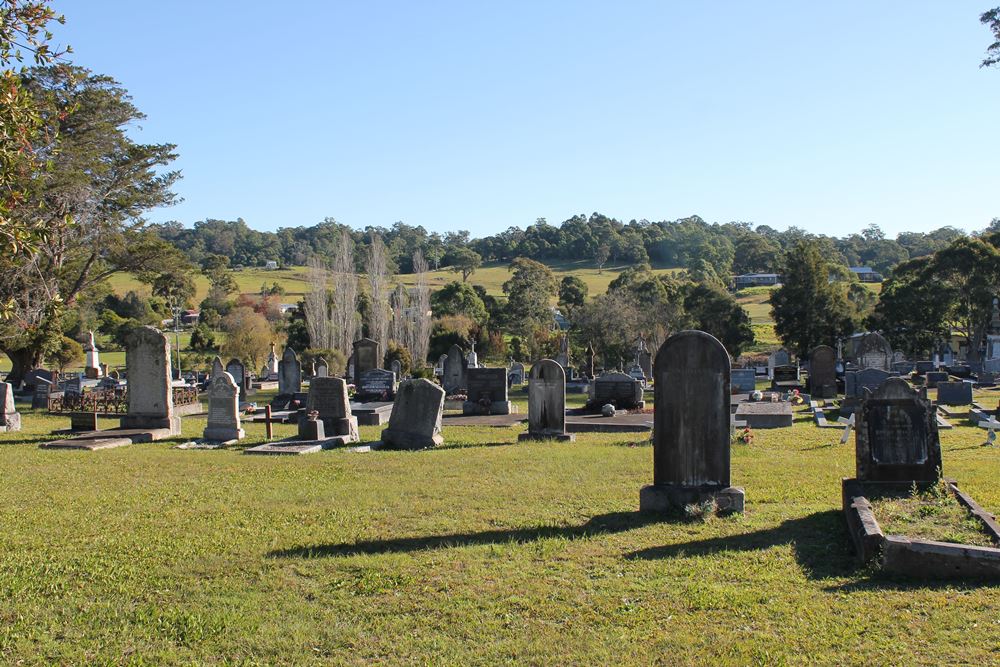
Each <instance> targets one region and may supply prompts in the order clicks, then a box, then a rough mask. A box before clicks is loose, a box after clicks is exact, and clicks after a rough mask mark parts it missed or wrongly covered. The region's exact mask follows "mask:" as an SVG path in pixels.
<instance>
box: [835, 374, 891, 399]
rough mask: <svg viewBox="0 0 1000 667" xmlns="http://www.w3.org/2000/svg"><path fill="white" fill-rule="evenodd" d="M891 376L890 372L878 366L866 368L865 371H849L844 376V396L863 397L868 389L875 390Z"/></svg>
mask: <svg viewBox="0 0 1000 667" xmlns="http://www.w3.org/2000/svg"><path fill="white" fill-rule="evenodd" d="M890 377H891V376H890V375H889V373H888V372H886V371H883V370H879V369H877V368H866V369H865V370H863V371H848V372H847V374H846V375H845V376H844V396H846V397H847V398H863V397H864V394H865V390H866V389H867V390H869V391H875V390H876V389H878V388H879V387H880V386H881V385H882V383H883V382H885V381H886V380H888V379H889V378H890Z"/></svg>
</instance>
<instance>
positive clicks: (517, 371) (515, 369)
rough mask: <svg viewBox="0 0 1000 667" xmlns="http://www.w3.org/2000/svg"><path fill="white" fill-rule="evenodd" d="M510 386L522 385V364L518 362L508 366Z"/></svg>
mask: <svg viewBox="0 0 1000 667" xmlns="http://www.w3.org/2000/svg"><path fill="white" fill-rule="evenodd" d="M508 377H509V378H510V383H511V384H524V364H522V363H521V362H520V361H515V362H514V363H512V364H511V365H510V372H509V373H508Z"/></svg>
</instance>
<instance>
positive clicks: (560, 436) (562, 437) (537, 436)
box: [517, 433, 576, 442]
mask: <svg viewBox="0 0 1000 667" xmlns="http://www.w3.org/2000/svg"><path fill="white" fill-rule="evenodd" d="M531 440H556V441H557V442H575V441H576V435H574V434H573V433H522V434H520V435H518V436H517V441H518V442H527V441H531Z"/></svg>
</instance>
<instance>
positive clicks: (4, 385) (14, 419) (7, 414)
mask: <svg viewBox="0 0 1000 667" xmlns="http://www.w3.org/2000/svg"><path fill="white" fill-rule="evenodd" d="M20 430H21V413H19V412H18V411H17V409H16V408H15V407H14V387H13V386H11V384H10V383H9V382H0V433H4V432H8V431H20Z"/></svg>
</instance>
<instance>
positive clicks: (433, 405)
mask: <svg viewBox="0 0 1000 667" xmlns="http://www.w3.org/2000/svg"><path fill="white" fill-rule="evenodd" d="M463 358H464V357H463ZM444 397H445V391H444V389H442V388H441V387H439V386H437V385H436V384H434V383H433V382H431V381H430V380H426V379H423V378H420V379H417V380H405V381H404V382H403V383H402V384H400V385H399V390H398V391H397V392H396V401H395V403H393V406H392V415H390V416H389V428H387V429H385V430H384V431H382V443H383V445H384V446H386V447H388V448H391V449H423V448H425V447H433V446H434V445H439V444H441V443H442V442H444V437H443V436H442V435H441V417H442V415H443V414H444Z"/></svg>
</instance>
